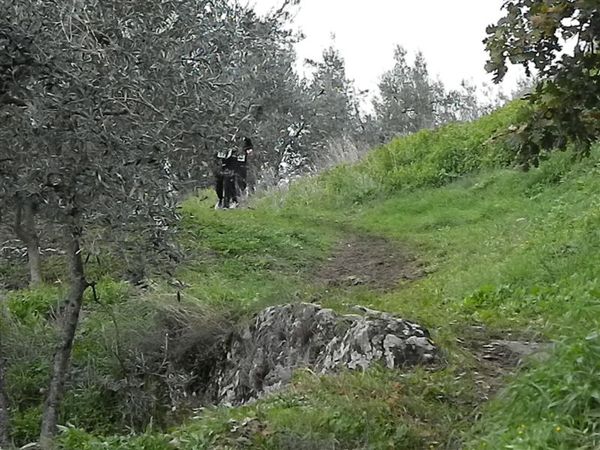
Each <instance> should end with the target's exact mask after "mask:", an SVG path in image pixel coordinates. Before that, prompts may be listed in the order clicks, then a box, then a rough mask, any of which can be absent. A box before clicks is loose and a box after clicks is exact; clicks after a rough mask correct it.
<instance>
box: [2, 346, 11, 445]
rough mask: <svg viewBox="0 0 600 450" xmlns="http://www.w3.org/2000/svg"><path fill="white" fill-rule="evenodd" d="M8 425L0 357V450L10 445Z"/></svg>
mask: <svg viewBox="0 0 600 450" xmlns="http://www.w3.org/2000/svg"><path fill="white" fill-rule="evenodd" d="M8 425H9V422H8V399H7V397H6V391H5V389H4V360H3V359H2V355H0V449H8V447H9V445H10V440H9V433H8Z"/></svg>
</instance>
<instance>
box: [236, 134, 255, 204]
mask: <svg viewBox="0 0 600 450" xmlns="http://www.w3.org/2000/svg"><path fill="white" fill-rule="evenodd" d="M241 147H242V148H241V149H240V152H239V153H238V155H237V170H236V181H237V187H238V189H239V192H240V194H241V195H244V194H246V195H247V194H248V192H247V189H248V156H249V155H251V154H252V152H253V151H254V148H253V146H252V141H251V140H250V138H249V137H244V138H243V139H242V144H241Z"/></svg>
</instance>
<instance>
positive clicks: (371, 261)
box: [316, 235, 424, 291]
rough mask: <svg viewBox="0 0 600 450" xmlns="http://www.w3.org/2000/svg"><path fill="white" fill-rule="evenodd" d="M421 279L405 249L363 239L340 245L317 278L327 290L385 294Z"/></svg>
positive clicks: (420, 270) (371, 238) (416, 264)
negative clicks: (366, 290)
mask: <svg viewBox="0 0 600 450" xmlns="http://www.w3.org/2000/svg"><path fill="white" fill-rule="evenodd" d="M423 275H424V271H423V268H422V266H421V264H420V263H419V262H418V261H417V259H416V258H415V257H414V256H413V255H412V254H411V253H410V251H408V250H407V249H406V248H403V247H402V246H401V245H400V244H398V243H396V242H393V241H390V240H387V239H384V238H381V237H376V236H367V235H363V236H353V237H351V238H349V239H348V238H347V239H345V240H343V241H341V242H340V243H339V244H338V246H337V247H336V248H335V249H334V251H333V253H332V255H331V256H330V257H329V258H328V259H327V261H326V263H325V264H324V265H323V266H322V267H321V268H319V270H318V273H317V274H316V277H317V280H319V281H321V282H324V283H325V284H327V285H329V286H340V287H344V286H347V287H351V286H365V287H368V288H369V289H373V290H378V291H387V290H391V289H394V288H396V287H397V286H398V284H399V283H401V282H403V281H410V280H415V279H418V278H421V277H422V276H423Z"/></svg>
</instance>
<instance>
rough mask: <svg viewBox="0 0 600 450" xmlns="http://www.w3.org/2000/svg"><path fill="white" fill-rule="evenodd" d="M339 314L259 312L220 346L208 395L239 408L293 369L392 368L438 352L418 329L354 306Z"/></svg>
mask: <svg viewBox="0 0 600 450" xmlns="http://www.w3.org/2000/svg"><path fill="white" fill-rule="evenodd" d="M357 310H359V311H360V313H361V314H356V315H340V314H337V313H335V312H334V311H333V310H331V309H325V308H322V307H320V306H318V305H314V304H310V303H299V304H289V305H281V306H273V307H270V308H267V309H265V310H264V311H262V312H260V313H259V314H257V315H256V316H255V317H254V319H253V320H252V322H251V323H250V324H249V325H248V326H246V327H244V328H243V329H242V330H241V332H239V333H237V334H235V335H233V336H231V337H230V338H229V339H228V341H227V342H225V343H224V346H225V348H224V353H223V354H224V357H223V359H222V360H220V361H218V362H217V363H216V365H215V367H214V369H213V370H212V373H211V375H210V387H209V391H210V394H209V395H210V396H211V397H213V398H214V399H215V401H217V402H219V403H226V404H241V403H244V402H247V401H249V400H252V399H255V398H258V397H260V396H261V395H263V394H265V393H269V392H273V391H276V390H278V389H280V388H281V387H283V386H284V385H285V384H287V383H288V382H289V381H290V379H291V376H292V372H293V370H294V369H297V368H309V369H311V370H313V371H314V372H317V373H328V372H335V371H336V370H339V369H344V368H347V369H362V370H364V369H366V368H368V367H369V366H371V365H372V364H374V363H380V364H383V365H384V366H386V367H388V368H390V369H395V368H399V367H406V366H413V365H416V364H427V363H431V362H433V361H434V360H435V359H436V356H437V354H438V351H437V349H436V347H435V346H434V345H433V343H432V341H431V340H430V339H429V334H428V332H427V331H426V330H425V329H424V328H422V327H420V326H419V325H417V324H415V323H412V322H409V321H406V320H402V319H399V318H396V317H394V316H392V315H390V314H386V313H382V312H377V311H373V310H369V309H366V308H357Z"/></svg>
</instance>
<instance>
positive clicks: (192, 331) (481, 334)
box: [1, 104, 600, 450]
mask: <svg viewBox="0 0 600 450" xmlns="http://www.w3.org/2000/svg"><path fill="white" fill-rule="evenodd" d="M519 115H520V106H519V105H518V104H513V105H510V106H509V107H507V108H505V109H503V110H501V111H498V112H497V113H495V114H493V115H491V116H489V117H486V118H483V119H481V120H480V121H478V122H474V123H471V124H461V125H451V126H448V127H445V128H443V129H441V130H437V131H423V132H420V133H418V134H416V135H413V136H410V137H407V138H403V139H398V140H396V141H394V142H392V143H390V144H389V145H387V146H384V147H382V148H379V149H376V150H375V151H373V152H372V153H371V154H369V155H368V157H367V158H365V160H364V161H363V162H361V163H359V164H357V165H355V166H340V167H337V168H335V169H333V170H331V171H329V172H328V173H326V174H323V175H321V176H318V177H314V178H312V179H307V180H304V181H302V182H300V183H297V184H295V185H293V186H292V187H291V188H290V189H289V190H287V191H277V192H271V193H268V194H265V195H262V196H261V197H260V198H255V199H254V200H253V201H252V203H251V205H250V207H249V208H248V209H243V210H231V211H214V210H212V209H211V206H212V204H214V203H213V199H212V198H211V197H210V195H211V194H207V196H208V198H206V196H204V197H202V198H192V199H190V200H189V201H187V202H186V203H185V205H184V206H183V215H184V218H183V225H184V230H185V232H184V234H183V235H182V236H181V239H182V243H183V245H184V247H185V248H186V254H187V255H188V257H187V260H186V261H185V262H184V263H183V264H182V266H181V267H180V269H179V272H178V273H177V274H175V277H176V278H177V280H178V281H177V286H176V287H174V286H173V283H170V282H169V280H168V279H166V280H156V281H155V282H154V283H152V285H151V287H150V288H149V289H146V290H142V291H139V290H136V289H134V288H132V287H130V286H128V285H127V284H125V283H121V282H118V281H114V280H110V279H108V278H106V279H104V280H103V281H102V282H101V283H100V284H99V289H98V290H99V293H100V303H98V302H95V301H93V299H91V297H90V299H89V301H88V303H87V307H86V311H85V314H84V318H83V321H82V325H81V329H80V332H79V336H78V341H77V347H76V349H75V354H74V368H73V371H72V372H73V375H72V378H71V381H70V386H69V394H68V396H67V398H66V400H65V403H66V404H65V410H64V414H63V423H65V424H68V426H66V427H65V429H64V431H63V433H62V434H61V437H60V442H61V446H62V448H65V449H90V450H91V449H107V448H108V449H112V448H114V449H140V448H144V449H149V450H150V449H173V448H179V449H203V448H211V449H212V448H222V449H238V448H240V449H241V448H256V449H421V448H422V449H429V448H438V449H457V448H467V449H479V448H481V449H503V448H506V449H508V448H510V449H574V448H579V449H594V448H598V447H600V425H598V424H599V423H600V421H599V420H598V417H600V335H599V334H598V329H599V328H598V325H599V321H600V195H599V193H600V176H599V175H600V145H596V146H595V147H594V148H593V150H592V154H591V156H590V157H589V158H588V159H585V160H583V161H576V160H575V159H574V157H573V155H572V154H571V153H569V152H564V153H556V154H553V155H552V156H551V157H550V158H548V159H547V160H546V161H544V162H543V163H542V164H541V166H540V167H539V168H536V169H533V170H530V171H529V172H522V171H519V170H513V169H511V168H508V167H507V164H506V162H507V161H508V160H509V155H510V151H509V150H510V147H509V145H510V142H507V141H506V140H505V139H504V137H503V136H504V132H505V131H506V130H507V128H508V127H509V126H510V125H511V124H514V123H518V121H519ZM360 239H363V240H369V239H385V240H386V241H387V242H388V243H389V246H390V247H396V248H398V249H401V251H402V252H403V253H405V254H407V255H410V257H411V259H410V260H411V261H414V263H415V264H416V265H417V266H418V269H419V274H420V275H421V276H420V277H418V278H417V279H406V280H404V281H402V282H401V283H399V285H398V286H397V287H396V288H395V289H392V290H381V289H377V288H375V287H372V286H370V285H369V284H368V283H367V284H364V285H359V286H354V287H351V286H349V285H346V284H343V283H341V284H339V283H338V284H335V283H334V284H332V283H329V282H328V280H326V279H324V278H323V276H322V272H323V267H325V266H326V265H327V264H328V261H329V260H330V259H331V255H334V254H335V252H336V248H338V247H339V245H340V243H346V242H348V241H349V240H352V241H356V240H360ZM178 289H180V290H181V292H182V295H181V297H180V299H179V300H180V301H177V296H176V290H178ZM59 290H60V286H58V287H56V286H52V287H51V286H47V287H43V288H40V289H38V290H35V291H29V290H26V291H18V292H13V293H10V294H9V299H8V301H7V307H6V311H5V313H4V316H3V321H2V330H1V331H2V335H3V342H2V345H3V352H5V354H6V355H7V358H8V363H9V369H8V374H7V378H8V380H7V384H8V386H9V389H10V396H11V400H12V402H13V405H15V406H14V408H13V410H12V414H13V435H14V438H15V440H16V441H17V442H18V443H19V444H21V445H22V444H24V443H26V442H28V441H29V440H32V439H34V438H35V436H36V433H37V427H38V426H39V425H38V423H37V418H38V417H39V411H40V409H39V408H40V404H41V401H42V398H43V392H40V389H39V388H40V386H44V385H45V381H46V379H47V371H48V367H47V366H48V361H49V355H50V354H51V351H52V349H51V346H50V344H48V342H50V341H49V339H48V338H49V336H51V335H52V333H53V329H54V328H53V326H52V323H51V320H50V319H49V318H48V311H49V308H50V307H51V306H52V305H53V304H54V303H56V301H57V298H58V296H59V293H58V291H59ZM294 301H314V302H318V303H321V304H323V305H325V306H328V307H332V308H334V309H336V310H339V311H346V310H347V309H348V308H349V307H350V306H351V305H355V304H360V305H364V306H367V307H371V308H376V309H381V310H385V311H390V312H393V313H396V314H398V315H399V316H401V317H404V318H407V319H411V320H415V321H417V322H419V323H421V324H423V325H425V326H426V327H428V328H429V329H430V331H431V333H432V336H433V338H434V340H435V341H436V342H437V343H438V345H439V346H440V347H441V348H442V349H443V351H444V354H445V363H444V364H443V365H442V366H440V367H436V368H435V369H431V370H424V369H416V370H411V371H406V372H396V371H388V370H383V369H380V368H373V369H371V370H369V371H366V372H364V373H362V372H361V373H358V372H348V373H342V374H339V375H335V376H333V375H332V376H317V375H315V374H313V373H310V372H309V371H303V372H299V373H297V375H296V377H295V381H294V383H293V385H292V386H290V388H289V389H288V390H286V391H284V392H282V393H280V394H278V395H275V396H272V397H269V398H266V399H264V400H261V401H258V402H256V403H253V404H251V405H248V406H244V407H241V408H226V407H215V408H207V409H204V408H203V409H197V408H196V407H195V406H194V405H193V404H189V405H188V407H185V406H182V408H181V411H179V410H177V411H171V410H165V408H164V406H163V407H161V398H160V396H157V394H156V393H157V392H162V391H155V390H152V383H155V384H156V385H158V384H160V382H161V380H160V379H159V376H158V375H157V376H156V377H155V378H152V377H147V376H145V375H142V374H140V373H137V372H136V373H132V372H134V371H135V370H138V371H143V370H147V371H151V370H155V371H157V370H158V369H156V367H159V368H160V364H161V363H162V362H163V360H167V359H168V358H170V357H171V356H170V355H167V351H166V350H165V348H164V346H163V341H164V333H165V330H167V331H168V330H171V329H173V327H174V326H175V325H176V326H177V327H179V329H183V330H184V331H185V332H184V333H182V335H183V337H182V338H181V339H179V340H175V341H174V342H173V344H174V345H176V346H178V348H179V349H181V352H182V354H184V353H185V354H188V353H189V352H188V350H189V349H190V348H191V349H192V350H193V349H195V348H197V347H194V346H196V345H198V343H199V342H210V340H211V339H212V337H213V334H212V333H211V330H212V328H211V327H215V328H226V327H228V326H230V325H229V324H231V323H233V322H236V321H239V320H244V318H245V317H248V316H249V315H250V314H252V313H253V312H254V311H257V310H259V309H260V308H262V307H264V306H266V305H269V304H277V303H286V302H294ZM173 323H175V325H173ZM207 324H211V326H208V325H207ZM199 330H208V331H207V332H203V333H200V332H199ZM497 339H505V340H514V341H532V340H534V341H539V342H544V343H546V342H549V343H552V346H551V347H548V349H547V350H546V351H545V353H544V354H543V355H542V356H543V357H539V358H533V359H528V360H527V362H526V363H525V364H524V365H522V366H519V367H515V366H514V365H513V364H512V362H510V361H505V360H502V359H500V360H489V359H486V358H485V348H486V345H488V344H489V343H490V342H492V341H493V340H497ZM199 348H200V350H198V351H199V352H201V351H202V350H201V349H202V348H203V347H202V346H200V347H199ZM186 352H188V353H186ZM169 361H171V360H170V359H169ZM142 362H143V364H145V365H146V366H144V367H140V365H141V364H142ZM176 362H177V361H176V360H175V359H173V364H174V366H175V365H176V364H175V363H176ZM196 363H198V362H196ZM201 363H202V362H201V361H200V364H201ZM134 369H135V370H134ZM161 373H162V372H161ZM140 380H143V381H144V383H145V384H144V385H143V386H141V385H138V384H136V382H138V383H139V382H140ZM165 395H166V394H165ZM131 430H135V433H131Z"/></svg>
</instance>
